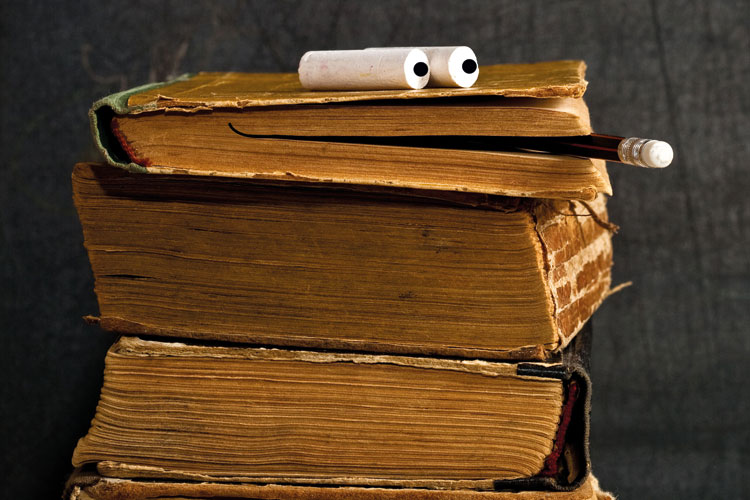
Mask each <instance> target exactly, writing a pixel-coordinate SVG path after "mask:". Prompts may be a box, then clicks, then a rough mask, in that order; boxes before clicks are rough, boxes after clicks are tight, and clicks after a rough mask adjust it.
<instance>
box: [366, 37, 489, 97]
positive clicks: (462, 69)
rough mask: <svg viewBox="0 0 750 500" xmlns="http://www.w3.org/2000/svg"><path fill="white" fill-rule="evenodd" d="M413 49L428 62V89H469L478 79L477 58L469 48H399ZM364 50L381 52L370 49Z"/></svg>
mask: <svg viewBox="0 0 750 500" xmlns="http://www.w3.org/2000/svg"><path fill="white" fill-rule="evenodd" d="M399 48H415V49H419V50H421V51H422V52H424V53H425V54H427V59H428V60H429V61H430V81H429V82H428V83H427V86H428V87H464V88H467V87H471V86H472V85H474V83H476V81H477V78H479V65H478V63H477V56H476V55H475V54H474V51H473V50H471V48H469V47H465V46H459V47H399ZM365 50H382V49H381V48H370V49H365Z"/></svg>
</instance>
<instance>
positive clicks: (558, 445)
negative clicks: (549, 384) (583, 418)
mask: <svg viewBox="0 0 750 500" xmlns="http://www.w3.org/2000/svg"><path fill="white" fill-rule="evenodd" d="M578 393H579V390H578V384H577V383H576V381H575V380H573V381H571V382H570V384H568V394H567V398H566V400H565V405H564V406H563V410H562V414H561V415H560V425H559V426H558V427H557V436H556V437H555V444H554V445H553V446H552V452H551V453H550V454H549V456H547V458H546V459H545V460H544V468H543V469H542V472H540V473H539V475H540V476H542V477H550V476H555V475H557V472H558V470H559V467H560V465H559V460H560V455H561V454H562V452H563V445H564V444H565V434H566V433H567V431H568V426H569V425H570V420H571V419H572V417H573V407H574V406H575V402H576V399H577V398H578Z"/></svg>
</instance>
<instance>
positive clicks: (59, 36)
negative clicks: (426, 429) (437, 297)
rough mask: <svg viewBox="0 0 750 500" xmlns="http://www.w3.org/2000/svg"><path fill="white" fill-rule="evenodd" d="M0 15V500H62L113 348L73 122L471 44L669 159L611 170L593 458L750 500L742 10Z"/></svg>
mask: <svg viewBox="0 0 750 500" xmlns="http://www.w3.org/2000/svg"><path fill="white" fill-rule="evenodd" d="M56 5H57V6H56V7H54V8H52V2H28V3H25V2H24V3H9V2H7V1H6V2H3V3H2V4H1V6H0V43H1V46H0V80H1V82H2V83H1V84H0V92H1V94H0V114H1V116H2V119H1V121H0V155H1V157H2V163H0V210H1V212H0V228H1V230H2V232H0V242H1V243H2V245H1V252H2V253H0V282H1V283H2V309H1V311H2V316H1V317H0V321H1V324H2V327H1V328H2V334H3V336H4V338H3V349H2V395H1V399H0V405H1V409H0V411H2V425H3V429H2V438H1V439H2V444H3V453H2V469H0V470H2V475H3V478H2V479H1V480H0V484H2V486H1V488H2V493H3V496H4V497H5V498H14V499H19V498H35V499H36V498H38V499H42V498H56V497H57V496H58V495H59V493H60V491H61V489H62V485H63V482H64V478H65V475H66V474H67V473H68V472H69V468H70V456H71V453H72V450H73V447H74V445H75V442H76V439H77V438H78V437H80V436H82V435H83V434H84V433H85V432H86V430H87V427H88V424H89V421H90V419H91V417H92V416H93V411H94V407H95V404H96V399H97V397H98V389H99V385H100V383H101V373H102V368H103V356H104V353H105V350H106V348H107V346H108V345H109V343H110V342H111V341H112V340H113V338H112V337H111V336H110V335H107V334H103V333H101V332H99V331H97V330H96V329H93V328H90V327H86V326H84V325H83V324H82V321H81V316H82V315H84V314H88V313H96V311H97V307H96V303H95V297H94V295H93V292H92V288H93V282H92V277H91V271H90V269H89V265H88V262H87V258H86V255H85V252H84V249H83V246H82V238H81V230H80V226H79V224H78V221H77V218H76V214H75V211H74V208H73V205H72V202H71V193H70V180H69V179H70V172H71V167H72V165H73V163H74V162H76V161H79V160H87V159H95V158H96V155H95V153H94V150H93V147H92V145H91V140H90V139H89V135H88V134H89V131H88V123H87V119H86V111H87V109H88V107H89V105H90V104H91V103H92V102H93V101H94V100H95V99H96V98H99V97H101V96H103V95H105V94H108V93H111V92H114V91H118V90H121V89H125V88H127V87H131V86H135V85H137V84H141V83H145V82H147V81H154V80H161V79H164V78H167V77H169V76H173V75H176V74H179V73H182V72H186V71H196V70H240V71H243V70H244V71H295V70H296V66H297V61H298V59H299V57H300V55H301V54H302V53H303V52H304V51H305V50H309V49H327V48H342V49H343V48H362V47H366V46H377V45H448V44H466V45H470V46H472V47H473V48H474V50H475V51H476V53H477V56H478V58H479V61H480V62H481V63H484V64H488V63H499V62H524V61H539V60H551V59H559V58H580V59H585V60H586V61H587V63H588V65H589V70H588V74H587V77H588V80H589V81H590V82H591V83H590V86H589V90H588V92H587V93H586V99H587V101H588V103H589V106H590V108H591V115H592V121H593V123H594V125H595V127H596V128H597V130H599V131H602V132H607V133H613V134H621V135H627V134H633V135H641V136H645V137H650V136H654V137H657V138H663V139H665V140H668V141H670V142H671V143H672V144H673V146H674V147H675V150H676V160H675V162H674V164H673V165H672V166H671V167H670V168H669V169H667V170H665V171H644V170H641V169H637V168H633V167H623V166H618V165H611V166H610V172H611V175H612V181H613V185H614V190H615V196H614V197H613V198H612V200H611V203H610V212H611V217H612V219H613V220H614V221H615V222H616V223H618V224H620V225H621V226H622V230H621V232H620V233H619V234H618V235H617V237H616V238H615V280H616V282H621V281H627V280H632V281H633V282H634V286H632V287H630V288H628V289H626V290H625V291H623V292H621V293H619V294H617V295H616V296H614V297H612V298H611V299H609V300H608V301H607V303H606V304H605V305H604V306H603V308H602V309H601V310H600V311H599V312H598V313H597V314H596V315H595V319H594V326H595V333H596V336H595V340H594V357H593V378H594V383H595V391H594V402H593V405H594V409H593V414H592V417H593V431H592V456H593V464H594V471H595V473H596V474H597V475H598V476H599V478H600V480H601V482H602V484H603V486H604V487H606V488H609V489H612V490H613V491H615V492H616V493H618V494H619V495H620V496H621V498H657V497H658V498H683V499H684V498H719V497H723V498H742V497H747V496H748V481H749V480H748V476H749V475H748V469H749V468H750V459H749V455H748V454H749V452H748V445H749V444H750V431H749V430H748V429H749V428H750V417H749V416H748V415H750V403H749V400H750V397H749V396H750V394H749V392H748V389H747V387H746V386H745V385H744V384H745V380H746V379H747V377H748V375H749V373H748V364H749V360H750V332H749V331H748V330H749V327H748V324H749V320H750V314H749V312H748V311H749V310H750V269H749V266H750V255H749V252H748V244H749V243H750V241H749V235H750V230H749V229H748V223H750V201H748V190H750V182H749V179H748V160H747V158H748V156H750V151H749V148H750V138H748V131H750V112H749V110H748V105H749V102H748V101H749V97H748V95H749V92H748V80H750V35H749V34H748V20H749V19H750V6H749V3H748V2H747V1H745V2H728V1H724V2H679V1H662V2H656V1H652V2H650V3H649V2H645V1H640V0H639V1H631V2H614V1H607V2H590V3H589V2H584V1H559V2H543V1H513V0H511V1H498V2H490V1H487V2H476V1H464V2H447V1H439V2H429V3H428V2H394V1H390V2H343V1H308V2H301V3H291V2H281V3H277V2H262V1H257V2H230V1H226V2H178V1H175V2H125V1H122V2H107V3H104V2H97V1H80V2H69V3H68V5H66V4H65V3H64V2H59V3H56Z"/></svg>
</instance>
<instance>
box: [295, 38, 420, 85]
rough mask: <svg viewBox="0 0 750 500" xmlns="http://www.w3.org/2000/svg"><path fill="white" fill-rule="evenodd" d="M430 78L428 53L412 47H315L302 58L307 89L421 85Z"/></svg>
mask: <svg viewBox="0 0 750 500" xmlns="http://www.w3.org/2000/svg"><path fill="white" fill-rule="evenodd" d="M429 79H430V63H429V61H428V59H427V55H426V54H425V53H424V52H422V51H421V50H419V49H413V48H383V49H376V50H328V51H312V52H307V53H306V54H305V55H303V56H302V59H300V61H299V81H300V83H301V84H302V86H303V87H305V88H306V89H308V90H388V89H421V88H423V87H424V86H425V85H427V82H428V81H429Z"/></svg>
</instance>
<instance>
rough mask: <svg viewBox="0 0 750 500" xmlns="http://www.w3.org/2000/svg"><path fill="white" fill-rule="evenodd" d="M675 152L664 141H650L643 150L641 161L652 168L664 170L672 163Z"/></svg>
mask: <svg viewBox="0 0 750 500" xmlns="http://www.w3.org/2000/svg"><path fill="white" fill-rule="evenodd" d="M673 158H674V151H672V146H670V145H669V144H668V143H666V142H664V141H655V140H651V141H648V142H647V143H646V144H644V145H643V147H642V148H641V161H642V162H643V163H645V164H646V166H649V167H651V168H664V167H668V166H669V164H670V163H672V159H673Z"/></svg>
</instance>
